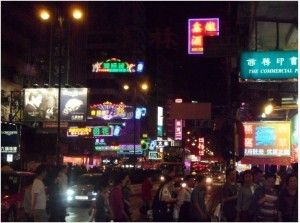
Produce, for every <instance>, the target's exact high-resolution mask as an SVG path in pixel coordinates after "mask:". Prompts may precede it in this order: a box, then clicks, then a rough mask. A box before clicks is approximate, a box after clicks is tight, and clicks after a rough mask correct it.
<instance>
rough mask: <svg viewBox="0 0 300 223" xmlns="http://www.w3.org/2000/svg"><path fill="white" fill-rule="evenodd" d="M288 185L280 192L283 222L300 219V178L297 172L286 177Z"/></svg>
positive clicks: (280, 208)
mask: <svg viewBox="0 0 300 223" xmlns="http://www.w3.org/2000/svg"><path fill="white" fill-rule="evenodd" d="M285 184H286V186H285V188H283V189H282V191H281V192H280V194H279V202H278V203H279V210H280V218H281V219H280V220H281V221H283V222H297V221H298V178H297V175H296V174H290V175H288V176H287V177H286V183H285Z"/></svg>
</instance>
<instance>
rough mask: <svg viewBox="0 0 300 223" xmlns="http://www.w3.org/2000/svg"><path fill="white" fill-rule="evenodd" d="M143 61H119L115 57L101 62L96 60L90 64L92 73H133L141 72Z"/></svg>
mask: <svg viewBox="0 0 300 223" xmlns="http://www.w3.org/2000/svg"><path fill="white" fill-rule="evenodd" d="M143 69H144V63H143V62H138V63H137V64H134V63H128V62H124V61H121V60H120V59H117V58H111V59H108V60H105V61H102V62H96V63H94V64H93V65H92V72H94V73H134V72H139V73H140V72H143Z"/></svg>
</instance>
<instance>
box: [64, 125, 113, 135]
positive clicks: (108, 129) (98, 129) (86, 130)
mask: <svg viewBox="0 0 300 223" xmlns="http://www.w3.org/2000/svg"><path fill="white" fill-rule="evenodd" d="M113 128H114V127H113V126H86V127H77V126H75V127H74V126H73V127H69V128H68V130H67V136H68V137H78V136H85V137H98V136H112V135H113Z"/></svg>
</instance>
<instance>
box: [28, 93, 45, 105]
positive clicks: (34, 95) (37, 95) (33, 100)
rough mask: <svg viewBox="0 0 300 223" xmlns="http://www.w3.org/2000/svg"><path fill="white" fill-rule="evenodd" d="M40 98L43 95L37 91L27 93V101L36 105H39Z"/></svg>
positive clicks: (41, 98)
mask: <svg viewBox="0 0 300 223" xmlns="http://www.w3.org/2000/svg"><path fill="white" fill-rule="evenodd" d="M42 100H43V96H42V94H41V93H39V92H32V93H30V95H29V101H30V102H31V103H32V104H33V105H35V106H36V107H39V106H40V105H41V103H42Z"/></svg>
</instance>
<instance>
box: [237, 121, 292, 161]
mask: <svg viewBox="0 0 300 223" xmlns="http://www.w3.org/2000/svg"><path fill="white" fill-rule="evenodd" d="M243 125H244V129H245V156H252V157H283V156H286V157H289V156H290V155H291V150H290V133H291V130H290V122H286V121H274V122H272V121H270V122H269V121H266V122H244V123H243Z"/></svg>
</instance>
